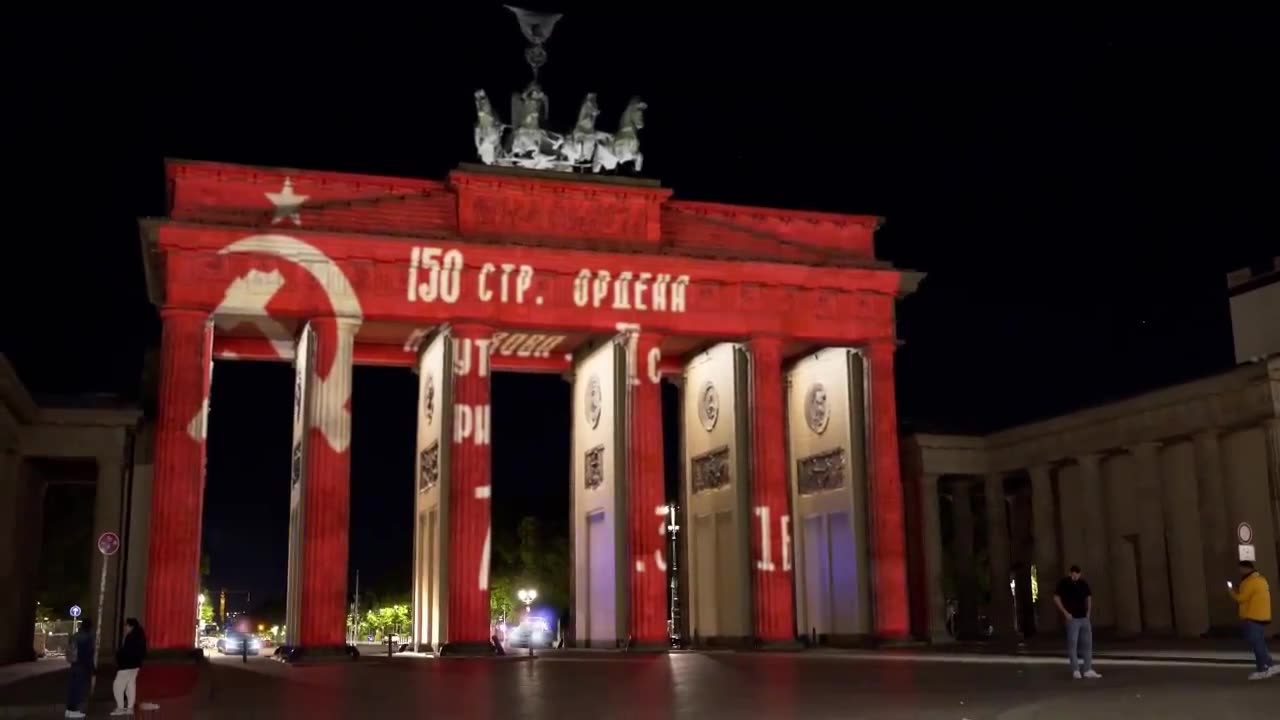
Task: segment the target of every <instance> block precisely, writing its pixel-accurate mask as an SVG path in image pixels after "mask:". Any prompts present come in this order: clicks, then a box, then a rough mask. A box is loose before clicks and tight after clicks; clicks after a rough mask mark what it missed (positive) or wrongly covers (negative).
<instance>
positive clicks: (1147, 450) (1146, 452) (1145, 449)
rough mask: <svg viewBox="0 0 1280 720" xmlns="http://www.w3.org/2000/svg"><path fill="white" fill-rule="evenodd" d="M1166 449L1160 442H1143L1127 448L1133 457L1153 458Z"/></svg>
mask: <svg viewBox="0 0 1280 720" xmlns="http://www.w3.org/2000/svg"><path fill="white" fill-rule="evenodd" d="M1162 447H1164V443H1162V442H1160V441H1159V440H1145V441H1143V442H1138V443H1133V444H1132V445H1129V446H1127V447H1125V450H1128V451H1129V453H1130V454H1132V455H1138V456H1143V457H1146V456H1152V455H1155V454H1157V453H1159V452H1160V448H1162Z"/></svg>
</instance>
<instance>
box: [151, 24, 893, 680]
mask: <svg viewBox="0 0 1280 720" xmlns="http://www.w3.org/2000/svg"><path fill="white" fill-rule="evenodd" d="M535 20H536V18H535ZM521 21H522V27H524V28H526V31H527V30H528V28H529V27H530V21H529V19H528V18H525V17H522V18H521ZM526 35H527V36H530V37H531V42H533V41H534V40H537V42H533V45H532V46H531V50H530V53H531V59H530V63H531V65H534V67H535V71H536V69H537V64H535V60H537V59H538V56H537V55H536V53H533V50H535V49H537V50H541V41H542V40H545V32H544V33H543V34H542V35H538V34H537V33H533V34H532V35H531V34H530V33H529V32H526ZM542 59H545V58H542ZM535 78H536V75H535ZM540 103H542V104H540ZM476 105H477V112H478V119H477V123H476V137H475V141H476V146H477V151H478V154H479V156H480V158H481V160H482V161H484V164H478V165H474V166H468V165H463V166H461V167H460V168H458V169H457V170H455V171H454V172H452V173H450V174H449V176H448V177H447V178H446V179H445V180H443V181H438V180H419V179H408V178H394V177H375V176H368V175H355V174H347V173H335V172H318V171H311V170H285V169H276V168H258V167H245V166H237V165H227V164H219V163H207V162H188V161H170V162H169V163H168V164H167V166H166V180H167V182H168V188H169V212H168V215H167V217H164V218H160V219H144V220H143V221H141V228H142V235H143V243H144V257H145V262H146V268H147V283H148V287H149V291H150V294H151V298H152V300H153V302H154V303H155V304H156V305H157V307H158V308H159V311H160V315H161V317H162V319H163V340H162V349H161V380H160V393H159V409H158V413H157V427H156V457H155V476H154V481H153V482H154V485H153V489H152V502H151V511H150V535H149V553H148V560H147V562H148V573H147V582H146V584H147V588H146V601H145V614H144V616H145V623H146V626H147V627H148V632H149V635H150V642H151V645H152V646H153V647H154V648H156V649H160V650H174V651H178V650H183V649H189V648H190V647H191V644H192V631H193V628H194V627H195V626H196V603H195V598H196V595H197V592H198V568H199V555H200V528H201V507H202V500H203V492H204V455H205V437H206V431H205V430H206V427H207V414H208V409H209V408H208V404H209V389H210V383H211V380H212V378H213V377H214V374H213V372H212V369H213V365H214V361H215V360H218V361H235V360H241V359H250V360H274V361H279V362H291V363H293V365H294V367H295V368H296V380H295V388H294V390H295V399H294V408H293V410H294V413H293V416H294V420H293V424H294V435H293V437H294V443H293V448H292V453H293V465H292V468H293V469H292V477H291V478H289V480H288V482H290V483H291V488H292V494H291V509H290V513H291V522H290V539H289V575H288V603H287V615H288V617H287V630H288V633H287V645H288V646H289V647H290V648H291V650H290V652H291V653H293V654H295V655H298V654H302V655H315V654H326V653H332V652H342V649H343V647H344V643H345V625H346V615H347V601H348V588H347V573H348V525H349V522H348V516H349V508H350V494H351V492H352V485H351V479H350V473H349V467H350V438H351V406H352V403H355V402H359V398H357V397H353V395H352V381H351V379H352V368H353V366H355V365H358V364H364V365H382V366H397V367H404V368H406V369H412V370H413V371H415V372H416V373H417V376H418V388H419V391H418V397H417V398H416V403H417V408H418V430H417V438H418V440H417V472H416V476H415V477H413V478H408V477H406V478H405V482H406V483H409V482H412V483H414V485H415V486H416V488H417V495H416V497H417V501H416V506H415V508H414V509H413V510H412V511H413V512H414V514H415V539H414V549H413V553H414V561H413V568H414V572H413V633H412V634H413V640H414V643H415V644H416V645H417V646H419V647H420V648H423V649H432V650H437V651H441V652H444V653H449V652H460V653H461V652H486V651H487V649H488V645H489V634H490V632H489V629H490V622H491V619H490V616H489V597H488V596H489V591H488V575H489V543H490V507H489V504H490V493H489V490H490V482H491V481H490V469H491V458H490V452H491V450H490V448H491V445H490V440H491V437H490V424H489V418H490V378H491V376H492V374H493V373H494V372H544V373H545V372H552V373H557V374H567V376H569V377H571V379H572V386H573V389H572V403H573V406H574V407H573V415H572V417H573V428H572V434H573V438H572V448H573V465H572V472H571V477H569V478H565V481H566V482H570V483H571V484H572V496H571V497H572V523H571V528H572V530H571V533H572V555H573V566H574V567H573V573H572V577H573V588H572V593H571V595H572V597H573V611H572V620H571V622H572V625H573V628H572V636H573V637H574V638H575V642H576V643H577V644H578V645H584V646H591V647H619V646H624V645H628V644H633V645H636V646H665V645H666V641H667V626H666V621H667V594H666V593H667V587H668V567H667V562H666V558H665V556H664V553H665V552H666V544H665V540H664V538H665V535H664V533H663V532H662V530H661V525H662V523H663V522H664V520H665V518H664V517H659V515H658V514H657V513H659V512H661V508H662V506H664V505H665V504H666V503H667V498H666V497H665V492H664V479H663V478H664V467H663V451H662V449H663V437H662V434H663V423H662V412H661V393H660V390H661V387H660V383H662V382H664V381H671V382H675V383H677V384H678V385H679V386H680V387H681V388H682V400H681V403H682V410H681V417H682V422H681V427H680V428H679V432H680V434H681V445H682V452H681V460H680V462H681V464H682V467H681V468H680V477H681V478H682V482H681V491H680V493H681V496H680V498H679V499H678V503H679V504H680V505H681V506H683V508H684V511H685V518H684V529H685V532H684V533H683V540H684V542H683V550H682V553H683V557H681V558H680V562H682V563H684V569H685V570H686V571H687V574H688V575H687V577H688V583H689V584H688V587H687V588H686V591H685V600H686V602H687V606H686V607H685V609H684V612H683V615H684V616H685V617H686V618H687V622H688V630H689V632H690V633H691V634H695V635H696V636H697V637H698V638H699V639H700V641H702V642H705V643H707V644H717V643H724V644H756V645H761V644H763V645H768V644H785V643H792V642H794V641H795V640H796V639H797V638H798V637H803V636H807V635H809V634H810V633H811V632H816V633H818V634H819V635H822V636H824V637H833V638H841V637H847V638H859V637H866V638H872V637H874V638H899V637H904V636H906V635H907V634H908V631H909V629H908V616H909V613H908V599H907V569H906V548H905V543H906V535H905V531H904V517H903V504H904V503H903V489H902V485H901V481H900V477H899V469H898V445H897V421H896V412H895V407H894V350H895V348H896V340H895V331H894V305H895V300H896V299H897V298H898V297H901V296H902V295H904V294H905V293H907V292H909V291H910V290H911V289H912V288H913V287H914V283H915V281H916V280H917V279H918V275H916V274H914V273H907V272H902V271H898V270H895V269H894V268H892V267H891V266H890V265H888V264H886V263H884V262H881V261H878V260H876V258H875V254H874V247H873V237H874V233H875V230H876V228H877V225H878V220H877V218H874V217H868V216H857V215H837V214H830V213H819V212H800V211H790V210H776V209H767V208H758V207H741V206H733V205H722V204H714V203H705V202H690V201H682V200H675V199H673V198H672V192H671V190H669V189H666V188H663V187H661V186H660V185H659V184H658V183H657V182H656V181H651V180H646V179H640V178H636V177H621V176H619V175H610V174H608V172H609V171H610V170H616V169H618V168H620V167H622V166H628V167H629V168H634V169H639V168H640V166H641V163H642V158H643V156H642V155H640V153H639V141H638V135H637V132H638V130H639V129H640V128H641V127H643V110H644V103H643V102H640V101H638V100H633V101H632V102H631V103H629V104H628V105H627V109H626V111H625V112H624V113H623V120H622V122H621V123H619V128H618V131H617V132H616V133H606V132H597V131H595V130H594V120H595V116H596V114H598V110H597V107H596V98H595V96H594V95H589V96H588V97H587V99H586V100H585V101H584V103H583V107H582V110H581V111H580V113H579V124H578V127H577V128H576V129H575V130H574V132H572V133H567V134H564V135H558V134H556V133H552V132H551V131H547V130H543V129H542V128H541V124H540V123H541V120H542V118H543V115H544V114H545V112H544V111H545V96H543V95H542V94H541V90H540V88H539V87H538V85H537V82H536V80H535V82H533V83H531V84H530V86H529V87H528V88H527V89H526V90H525V91H524V92H523V93H521V94H519V95H517V96H515V98H514V102H513V106H514V107H513V117H512V123H513V125H506V124H505V123H503V122H502V121H501V120H499V119H498V118H497V114H496V113H495V112H494V111H493V109H492V107H491V106H490V104H489V101H488V98H487V97H486V96H485V95H484V93H483V92H478V93H477V94H476ZM536 421H537V418H536V417H535V416H533V415H531V417H530V422H536ZM288 451H289V450H288V448H281V449H280V452H288ZM280 481H281V482H286V480H285V478H281V479H280ZM357 491H358V488H357Z"/></svg>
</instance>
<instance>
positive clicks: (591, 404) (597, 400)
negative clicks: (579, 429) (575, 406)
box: [584, 375, 604, 430]
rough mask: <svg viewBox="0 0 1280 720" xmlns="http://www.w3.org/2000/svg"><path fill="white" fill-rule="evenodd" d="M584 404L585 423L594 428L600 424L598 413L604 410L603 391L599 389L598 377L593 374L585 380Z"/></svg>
mask: <svg viewBox="0 0 1280 720" xmlns="http://www.w3.org/2000/svg"><path fill="white" fill-rule="evenodd" d="M584 405H585V408H584V410H585V412H586V413H587V424H588V425H590V426H591V429H592V430H594V429H595V428H596V426H598V425H599V424H600V413H601V412H603V411H604V392H603V391H601V390H600V378H598V377H596V376H595V375H592V376H591V378H590V379H589V380H587V401H586V403H584Z"/></svg>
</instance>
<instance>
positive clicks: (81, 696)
mask: <svg viewBox="0 0 1280 720" xmlns="http://www.w3.org/2000/svg"><path fill="white" fill-rule="evenodd" d="M91 672H92V671H91V670H90V669H89V668H87V667H85V666H83V665H72V666H71V681H70V684H69V685H68V686H67V709H68V710H79V709H80V705H81V703H83V702H84V701H85V699H86V698H87V697H88V695H89V679H90V673H91Z"/></svg>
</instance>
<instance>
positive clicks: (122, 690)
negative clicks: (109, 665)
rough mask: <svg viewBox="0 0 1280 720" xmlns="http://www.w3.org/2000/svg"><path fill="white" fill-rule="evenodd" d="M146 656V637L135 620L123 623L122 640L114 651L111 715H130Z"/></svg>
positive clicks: (131, 619)
mask: <svg viewBox="0 0 1280 720" xmlns="http://www.w3.org/2000/svg"><path fill="white" fill-rule="evenodd" d="M146 655H147V636H146V633H144V632H142V626H141V625H139V624H138V619H137V618H129V619H128V620H125V621H124V639H123V640H121V642H120V649H119V650H116V679H115V682H114V683H112V685H111V690H112V691H113V692H114V693H115V696H116V709H115V710H112V711H111V714H112V715H132V714H133V707H134V705H135V704H136V703H137V701H138V671H139V670H141V669H142V660H143V658H145V657H146Z"/></svg>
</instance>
